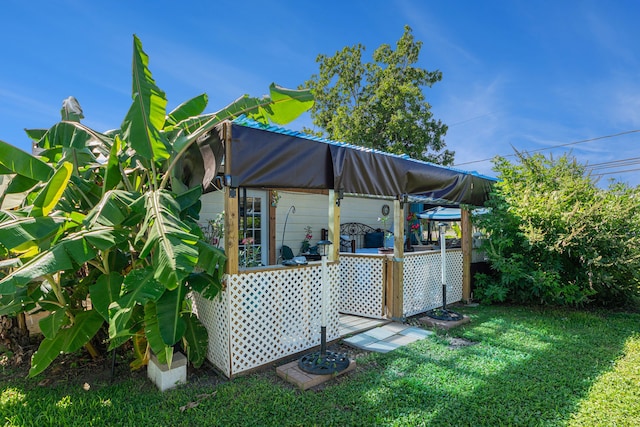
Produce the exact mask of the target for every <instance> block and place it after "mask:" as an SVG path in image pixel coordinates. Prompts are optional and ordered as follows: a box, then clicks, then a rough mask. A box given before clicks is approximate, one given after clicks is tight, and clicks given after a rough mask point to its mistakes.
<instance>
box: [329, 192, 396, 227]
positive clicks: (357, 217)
mask: <svg viewBox="0 0 640 427" xmlns="http://www.w3.org/2000/svg"><path fill="white" fill-rule="evenodd" d="M383 205H389V215H388V217H389V221H388V222H387V228H389V229H391V226H392V225H393V200H380V199H367V198H358V197H348V196H345V198H344V199H343V200H342V202H341V203H340V222H341V223H343V224H344V223H345V222H361V223H363V224H367V225H368V226H370V227H373V228H382V223H381V222H380V221H378V218H380V217H382V206H383Z"/></svg>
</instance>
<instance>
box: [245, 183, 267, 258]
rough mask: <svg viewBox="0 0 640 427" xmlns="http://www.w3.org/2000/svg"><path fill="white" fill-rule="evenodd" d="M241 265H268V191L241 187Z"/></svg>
mask: <svg viewBox="0 0 640 427" xmlns="http://www.w3.org/2000/svg"><path fill="white" fill-rule="evenodd" d="M238 202H239V203H240V209H239V213H240V221H239V227H240V230H239V233H238V236H239V238H240V242H239V250H240V254H239V263H240V267H257V266H261V265H268V255H269V247H268V244H269V233H268V232H269V230H268V228H269V218H268V214H269V205H268V203H267V202H268V198H267V192H266V191H257V190H247V189H240V198H239V200H238Z"/></svg>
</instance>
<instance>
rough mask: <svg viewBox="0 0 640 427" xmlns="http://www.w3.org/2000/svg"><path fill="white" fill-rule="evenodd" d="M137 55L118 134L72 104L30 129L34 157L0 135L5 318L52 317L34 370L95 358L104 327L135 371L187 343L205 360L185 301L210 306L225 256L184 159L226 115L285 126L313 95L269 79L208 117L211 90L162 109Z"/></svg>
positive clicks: (0, 293)
mask: <svg viewBox="0 0 640 427" xmlns="http://www.w3.org/2000/svg"><path fill="white" fill-rule="evenodd" d="M133 47H134V49H133V50H134V52H133V91H132V98H133V102H132V104H131V107H130V109H129V111H128V113H127V115H126V116H125V118H124V120H123V122H122V125H121V126H120V128H119V129H116V130H114V131H110V132H107V133H100V132H97V131H94V130H92V129H90V128H88V127H86V126H84V125H83V124H82V123H81V122H80V120H81V119H82V118H83V117H84V116H83V113H82V109H81V107H80V105H79V103H78V102H77V101H76V100H75V99H73V98H69V99H68V100H66V101H65V102H64V104H63V109H62V121H61V122H59V123H57V124H56V125H54V126H53V127H52V128H50V129H48V130H30V131H28V132H27V133H28V134H29V136H30V137H32V138H33V139H34V141H35V142H36V145H37V147H38V149H39V150H40V152H39V155H38V156H37V157H35V156H32V155H30V154H28V153H25V152H23V151H21V150H19V149H17V148H15V147H13V146H12V145H10V144H7V143H5V142H2V141H0V151H1V152H2V153H3V155H2V157H1V158H0V175H5V176H6V177H8V178H9V179H10V182H9V184H8V186H6V188H4V189H3V191H2V193H1V194H0V204H2V202H3V201H5V202H6V203H4V204H3V208H5V207H10V208H11V209H5V210H2V211H0V259H4V260H5V262H4V263H2V264H1V265H0V268H2V267H3V266H10V268H8V267H7V268H5V269H4V270H0V315H6V314H12V315H13V314H17V313H21V312H24V311H28V310H31V309H34V308H36V307H40V308H41V309H44V310H47V311H48V312H49V315H48V316H47V317H45V318H43V319H42V320H41V321H40V328H41V329H42V332H43V334H44V337H45V338H44V340H43V341H42V343H41V344H40V346H39V348H38V351H37V352H36V353H35V354H34V355H33V358H32V364H31V370H30V372H29V373H30V375H32V376H33V375H37V374H38V373H40V372H42V371H43V370H44V369H45V368H46V367H47V366H49V364H50V363H51V362H52V361H53V360H54V359H55V358H56V357H57V356H58V355H59V354H60V353H70V352H74V351H76V350H78V349H79V348H81V347H82V346H86V347H87V348H88V349H89V350H90V351H92V352H93V353H94V354H95V353H96V351H95V349H94V348H93V347H94V346H93V345H92V340H93V338H94V337H96V336H97V335H98V334H99V332H100V331H101V330H103V329H104V327H105V325H106V327H107V334H108V342H109V349H114V348H116V347H118V346H121V345H122V344H123V343H125V342H127V341H129V340H132V341H133V344H134V349H135V350H136V360H134V362H133V363H132V366H133V367H139V366H142V365H144V364H145V363H146V360H147V358H148V353H149V350H152V351H153V352H154V353H155V354H156V355H157V356H158V359H159V360H160V361H161V363H169V364H170V363H171V357H172V355H173V346H174V345H176V344H179V343H181V344H182V346H183V347H184V348H185V349H186V351H187V356H188V358H189V360H190V361H191V362H192V363H194V365H196V366H197V365H198V364H200V363H202V361H203V360H204V357H205V355H206V349H207V332H206V330H205V328H204V326H203V325H202V324H201V323H200V322H199V321H198V319H197V318H196V317H195V316H194V315H193V314H192V313H191V309H190V303H189V299H188V298H187V297H186V296H187V294H188V293H189V292H190V291H196V292H199V293H200V294H201V295H202V296H203V297H206V298H213V297H214V296H215V295H216V294H217V293H218V291H219V290H220V288H221V279H222V275H223V273H224V265H225V261H226V257H225V255H224V252H223V251H222V250H221V249H219V248H217V247H213V246H211V245H209V244H208V243H207V241H206V239H205V237H204V235H203V232H202V230H201V229H200V227H199V226H198V223H197V220H198V215H199V211H200V195H201V193H202V186H201V185H195V186H190V185H187V183H185V182H182V181H181V179H180V178H181V177H180V174H179V173H177V170H178V168H177V165H180V161H181V159H182V158H183V157H184V156H185V154H186V153H190V152H193V150H191V151H190V148H191V147H194V148H197V145H195V142H196V141H197V140H199V138H200V137H203V136H204V135H205V134H206V133H207V132H209V131H210V130H211V129H212V128H213V127H214V126H215V125H216V124H218V123H219V122H220V121H222V120H225V119H231V118H234V117H237V116H239V115H241V114H246V115H248V116H250V117H253V118H254V119H256V120H259V121H261V122H268V121H269V120H273V121H275V122H277V123H286V122H287V121H289V120H293V119H294V118H295V117H296V116H298V115H299V114H301V113H302V112H304V111H306V110H307V109H308V108H309V107H310V106H311V105H312V103H313V98H312V96H311V94H310V93H309V92H308V91H292V90H288V89H284V88H280V87H278V86H276V85H273V84H272V85H271V87H270V92H271V96H270V97H263V98H252V97H249V96H246V95H245V96H243V97H241V98H239V99H238V100H236V101H235V102H233V103H232V104H230V105H228V106H226V107H225V108H223V109H221V110H219V111H217V112H215V113H208V114H204V113H203V111H204V109H205V107H206V105H207V96H206V95H205V94H202V95H200V96H197V97H195V98H193V99H191V100H189V101H187V102H185V103H183V104H181V105H179V106H178V107H177V108H176V109H174V110H173V111H171V112H169V113H167V112H166V106H167V99H166V95H165V93H164V92H163V91H162V90H161V89H160V88H159V87H158V86H157V85H156V83H155V81H154V80H153V77H152V75H151V72H150V70H149V68H148V62H149V58H148V56H147V55H146V53H145V52H144V51H143V50H142V43H141V42H140V40H139V39H138V38H137V37H135V36H134V45H133ZM195 152H199V150H197V149H196V150H195ZM99 159H104V160H99ZM216 160H217V161H220V159H216ZM8 195H11V196H12V200H11V204H10V205H9V204H8V203H9V201H8V199H6V198H5V197H6V196H8ZM89 302H90V303H89Z"/></svg>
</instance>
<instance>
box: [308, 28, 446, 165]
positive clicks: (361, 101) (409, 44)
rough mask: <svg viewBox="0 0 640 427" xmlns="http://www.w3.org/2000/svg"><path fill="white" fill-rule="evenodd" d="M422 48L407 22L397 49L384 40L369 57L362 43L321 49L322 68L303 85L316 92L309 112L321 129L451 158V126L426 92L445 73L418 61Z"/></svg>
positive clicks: (382, 146) (437, 159)
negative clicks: (439, 117) (447, 145)
mask: <svg viewBox="0 0 640 427" xmlns="http://www.w3.org/2000/svg"><path fill="white" fill-rule="evenodd" d="M421 48H422V42H420V41H416V40H415V39H414V37H413V34H412V31H411V28H410V27H408V26H405V27H404V34H403V35H402V37H401V38H400V40H398V42H397V43H396V48H395V50H394V49H392V48H391V46H389V45H388V44H383V45H381V46H380V47H378V48H377V49H376V50H375V51H374V52H373V58H372V61H371V62H365V61H364V59H363V54H364V51H365V47H364V46H363V45H361V44H357V45H355V46H350V47H345V48H343V49H342V50H340V51H338V52H336V53H335V54H334V55H333V56H327V55H318V57H317V59H316V62H318V63H319V64H320V70H319V73H318V74H314V75H313V76H311V78H310V79H309V80H308V81H307V82H305V87H308V88H310V89H311V90H312V92H313V94H314V97H315V105H314V106H313V108H312V109H311V118H312V120H313V124H314V125H315V126H317V127H318V128H319V129H320V134H321V135H323V136H326V137H328V138H331V139H335V140H339V141H345V142H349V143H352V144H357V145H362V146H365V147H370V148H374V149H378V150H383V151H388V152H391V153H396V154H408V155H409V156H411V157H413V158H416V159H421V160H427V161H431V162H434V163H439V164H444V165H447V164H451V163H453V157H454V152H452V151H449V150H446V149H445V142H444V136H445V133H446V132H447V126H446V125H445V124H443V123H442V121H440V120H436V119H435V118H434V117H433V114H432V113H431V105H430V104H429V103H428V102H427V101H426V99H425V93H424V89H425V88H428V87H431V86H432V85H433V84H435V83H437V82H439V81H440V80H441V79H442V73H441V72H440V71H437V70H436V71H427V70H425V69H423V68H420V67H418V66H416V65H415V64H416V63H417V62H418V59H419V55H420V49H421ZM305 131H307V132H310V133H314V132H313V130H310V129H305Z"/></svg>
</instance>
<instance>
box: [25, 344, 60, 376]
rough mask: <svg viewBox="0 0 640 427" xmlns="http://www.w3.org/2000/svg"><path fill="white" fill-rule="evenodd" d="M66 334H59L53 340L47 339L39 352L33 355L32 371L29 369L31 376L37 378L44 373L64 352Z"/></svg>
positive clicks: (39, 348)
mask: <svg viewBox="0 0 640 427" xmlns="http://www.w3.org/2000/svg"><path fill="white" fill-rule="evenodd" d="M64 341H65V336H64V334H57V335H56V336H54V337H53V338H45V339H44V340H42V342H41V343H40V346H39V347H38V351H36V352H35V353H33V356H32V357H31V369H29V376H30V377H35V376H36V375H38V374H39V373H40V372H42V371H44V370H45V369H46V368H47V366H49V365H50V364H51V362H53V360H54V359H55V358H56V357H58V355H59V354H60V353H61V352H62V346H63V345H64Z"/></svg>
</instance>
